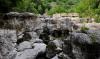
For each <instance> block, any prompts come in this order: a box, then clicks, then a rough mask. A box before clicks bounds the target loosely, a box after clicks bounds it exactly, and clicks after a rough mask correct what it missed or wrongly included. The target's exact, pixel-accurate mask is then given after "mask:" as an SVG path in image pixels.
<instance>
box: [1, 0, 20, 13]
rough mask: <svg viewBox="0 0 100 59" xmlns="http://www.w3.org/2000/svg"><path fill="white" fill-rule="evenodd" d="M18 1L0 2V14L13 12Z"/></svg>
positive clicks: (2, 0) (3, 0)
mask: <svg viewBox="0 0 100 59" xmlns="http://www.w3.org/2000/svg"><path fill="white" fill-rule="evenodd" d="M17 2H19V0H0V13H5V12H9V11H12V10H13V7H15V6H16V4H17Z"/></svg>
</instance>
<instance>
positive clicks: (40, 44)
mask: <svg viewBox="0 0 100 59" xmlns="http://www.w3.org/2000/svg"><path fill="white" fill-rule="evenodd" d="M8 14H9V13H8ZM8 14H7V15H8ZM10 14H13V13H10ZM14 14H15V13H14ZM14 14H13V16H14ZM25 15H26V14H25ZM28 15H29V14H28ZM7 17H8V16H7ZM11 17H12V16H9V17H8V18H11ZM14 17H15V18H16V19H15V20H14V21H17V22H18V24H19V23H21V22H23V21H26V22H25V23H24V24H23V25H24V26H26V25H25V24H26V23H27V24H28V25H27V27H21V30H20V31H18V30H17V29H16V27H15V28H13V29H10V28H7V27H6V28H1V29H0V59H100V30H86V31H84V32H82V31H74V30H77V26H76V27H75V24H74V23H72V22H71V21H70V19H68V18H66V19H65V18H64V19H59V20H53V19H52V18H50V17H41V18H40V17H38V18H37V19H36V21H35V22H34V19H31V20H29V19H30V17H29V18H27V19H26V17H27V16H25V18H24V20H20V19H19V18H20V17H19V13H18V16H14ZM18 17H19V18H18ZM17 18H18V19H17ZM12 20H13V19H12ZM5 21H6V20H5ZM4 23H6V22H4ZM9 23H11V26H13V24H12V22H11V21H9ZM7 24H8V23H7ZM7 24H6V26H7ZM14 24H16V23H14ZM20 26H21V25H20Z"/></svg>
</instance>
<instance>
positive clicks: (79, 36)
mask: <svg viewBox="0 0 100 59" xmlns="http://www.w3.org/2000/svg"><path fill="white" fill-rule="evenodd" d="M71 41H72V42H74V43H76V44H91V43H92V41H91V38H90V37H89V36H88V35H87V34H85V33H72V34H71Z"/></svg>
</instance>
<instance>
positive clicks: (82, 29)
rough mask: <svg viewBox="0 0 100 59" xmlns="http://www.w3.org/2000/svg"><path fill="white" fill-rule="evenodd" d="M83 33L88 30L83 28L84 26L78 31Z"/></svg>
mask: <svg viewBox="0 0 100 59" xmlns="http://www.w3.org/2000/svg"><path fill="white" fill-rule="evenodd" d="M80 30H81V31H82V32H83V33H85V32H86V31H87V30H89V28H87V27H85V26H83V27H81V29H80Z"/></svg>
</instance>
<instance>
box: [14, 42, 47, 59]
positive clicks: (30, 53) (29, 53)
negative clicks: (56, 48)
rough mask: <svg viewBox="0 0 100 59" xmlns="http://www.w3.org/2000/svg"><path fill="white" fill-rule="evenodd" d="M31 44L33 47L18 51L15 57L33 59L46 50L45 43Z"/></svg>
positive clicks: (17, 58)
mask: <svg viewBox="0 0 100 59" xmlns="http://www.w3.org/2000/svg"><path fill="white" fill-rule="evenodd" d="M33 46H34V48H33V49H27V50H24V51H21V52H18V53H17V55H16V57H15V59H35V58H36V57H37V56H38V54H42V53H44V52H45V50H46V45H45V44H43V43H34V44H33Z"/></svg>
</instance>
